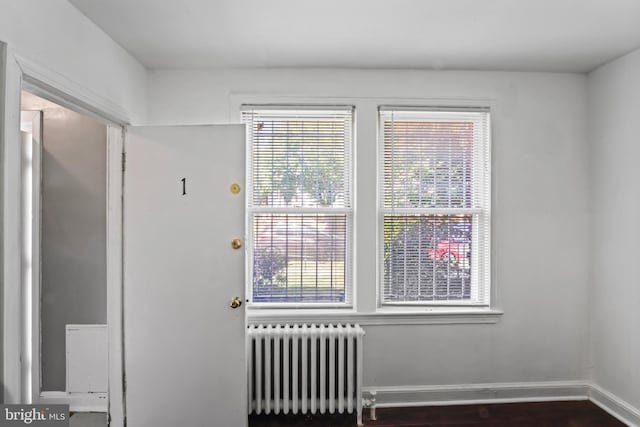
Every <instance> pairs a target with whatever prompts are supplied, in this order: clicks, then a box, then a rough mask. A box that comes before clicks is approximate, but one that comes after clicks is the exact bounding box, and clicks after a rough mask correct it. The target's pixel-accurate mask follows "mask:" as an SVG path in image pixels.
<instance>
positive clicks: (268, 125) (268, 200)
mask: <svg viewBox="0 0 640 427" xmlns="http://www.w3.org/2000/svg"><path fill="white" fill-rule="evenodd" d="M242 119H243V121H244V122H245V123H246V124H247V133H248V144H249V147H248V151H249V168H248V170H249V173H248V175H249V176H248V182H249V183H250V188H249V194H248V217H249V226H250V233H251V245H250V259H251V260H252V263H251V265H250V274H251V277H252V286H251V302H252V304H254V305H259V304H268V305H270V306H273V305H275V304H282V305H285V306H286V305H291V304H293V303H294V304H296V305H299V304H306V305H314V304H318V305H323V306H324V305H349V304H351V302H352V290H351V284H350V283H351V281H350V280H349V277H350V274H351V245H352V238H351V236H352V229H353V227H352V218H353V214H352V191H351V186H352V183H351V170H352V167H351V163H352V161H351V158H352V157H351V151H352V139H353V138H352V135H353V109H352V108H351V107H336V108H325V107H322V108H303V107H293V108H288V107H264V106H245V107H243V110H242Z"/></svg>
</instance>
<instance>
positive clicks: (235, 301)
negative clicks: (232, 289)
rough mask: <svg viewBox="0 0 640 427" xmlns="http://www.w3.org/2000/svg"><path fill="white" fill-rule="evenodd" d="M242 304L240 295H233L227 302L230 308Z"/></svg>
mask: <svg viewBox="0 0 640 427" xmlns="http://www.w3.org/2000/svg"><path fill="white" fill-rule="evenodd" d="M241 305H242V300H241V299H240V297H233V298H231V302H230V303H229V307H231V308H238V307H240V306H241Z"/></svg>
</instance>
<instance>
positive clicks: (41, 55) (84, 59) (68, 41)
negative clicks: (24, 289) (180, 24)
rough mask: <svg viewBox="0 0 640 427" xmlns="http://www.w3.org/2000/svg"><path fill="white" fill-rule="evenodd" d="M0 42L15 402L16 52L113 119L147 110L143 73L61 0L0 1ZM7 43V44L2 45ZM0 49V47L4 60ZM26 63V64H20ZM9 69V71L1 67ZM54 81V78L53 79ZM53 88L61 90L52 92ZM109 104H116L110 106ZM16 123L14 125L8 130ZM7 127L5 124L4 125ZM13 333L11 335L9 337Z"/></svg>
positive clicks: (7, 363) (6, 378) (7, 390)
mask: <svg viewBox="0 0 640 427" xmlns="http://www.w3.org/2000/svg"><path fill="white" fill-rule="evenodd" d="M0 41H1V42H4V43H6V44H7V45H8V49H7V62H6V64H0V65H2V67H0V80H1V81H0V104H1V105H2V107H0V113H2V119H0V149H1V150H2V162H3V163H2V169H1V172H2V176H3V179H2V184H3V188H2V199H3V212H2V223H3V230H2V231H3V232H2V236H3V247H4V249H5V250H4V251H3V254H2V256H3V260H2V264H3V265H2V268H3V283H2V286H3V288H2V294H3V296H8V298H7V301H3V308H2V309H1V310H0V311H1V312H2V313H1V314H2V317H3V319H4V322H3V323H5V324H6V325H8V326H6V327H5V328H3V329H4V332H6V331H7V330H9V328H12V329H11V331H12V333H7V334H6V336H3V338H2V339H3V340H10V341H11V350H12V351H11V354H10V355H9V354H8V353H9V351H8V350H9V349H3V351H2V358H3V374H2V375H0V379H2V380H3V382H4V383H5V384H4V387H3V388H4V390H0V391H2V392H3V395H4V399H5V401H6V402H9V401H10V402H16V401H17V399H18V395H19V378H18V377H17V371H16V369H15V366H16V365H18V364H19V358H18V357H19V354H18V353H17V352H16V351H15V349H16V348H18V347H19V342H20V340H19V336H18V334H17V330H18V325H19V321H18V319H19V311H18V309H17V307H18V305H17V304H18V300H19V295H20V293H19V288H18V286H19V274H20V273H19V271H20V270H19V260H18V254H19V253H20V251H19V239H20V236H19V234H18V231H17V230H18V227H17V224H18V223H19V198H20V195H19V181H20V171H19V164H20V163H19V153H20V149H19V142H20V138H19V134H18V128H17V126H18V122H19V105H18V104H19V100H18V93H19V88H17V87H16V85H17V81H18V78H19V75H18V71H17V65H16V60H15V55H19V56H20V57H22V58H23V59H25V60H26V61H30V62H31V63H34V64H35V65H36V66H37V68H38V71H43V70H46V75H47V77H48V79H49V80H53V81H56V82H58V83H60V82H64V84H65V85H67V87H65V88H64V89H73V91H74V95H76V96H77V95H78V94H79V93H81V94H82V96H84V97H85V100H86V99H90V100H91V101H92V102H93V101H98V102H99V103H100V104H101V105H99V106H96V105H94V107H100V108H101V109H102V110H104V109H105V108H103V107H105V106H106V107H107V108H108V109H109V110H110V111H111V112H113V111H115V112H116V113H117V117H118V119H124V120H129V121H131V122H132V123H138V122H143V121H144V117H145V113H146V102H147V99H146V93H147V70H146V69H145V67H143V66H142V65H141V64H140V63H139V62H138V61H136V60H135V59H134V58H133V57H132V56H131V55H130V54H129V53H128V52H127V51H126V50H124V49H123V48H122V47H121V46H119V45H118V44H116V43H115V42H114V41H113V40H112V39H111V38H110V37H108V36H107V35H106V34H105V33H104V32H103V31H102V30H100V29H99V28H98V27H96V26H95V25H94V24H93V23H92V22H91V21H90V20H89V19H88V18H86V17H85V16H84V15H83V14H81V13H80V12H79V11H78V10H77V9H75V8H74V7H73V6H72V5H71V4H70V3H69V2H68V1H66V0H47V1H39V0H19V1H15V0H0ZM3 46H4V45H3ZM4 50H5V49H4V47H2V48H0V54H1V55H2V56H3V59H2V60H1V61H2V62H3V63H4ZM24 63H25V61H23V64H24ZM5 65H6V68H5ZM53 76H55V77H53ZM56 89H63V88H61V87H57V88H56ZM112 107H116V108H115V109H114V108H112ZM12 123H13V126H15V128H14V127H11V124H12ZM5 124H6V126H4V125H5ZM13 332H15V334H14V333H13Z"/></svg>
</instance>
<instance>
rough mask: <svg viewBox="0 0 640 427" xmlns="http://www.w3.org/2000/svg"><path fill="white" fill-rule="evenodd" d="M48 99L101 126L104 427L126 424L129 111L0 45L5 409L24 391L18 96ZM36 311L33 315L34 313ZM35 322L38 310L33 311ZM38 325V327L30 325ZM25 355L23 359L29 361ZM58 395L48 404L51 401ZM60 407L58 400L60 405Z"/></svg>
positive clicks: (27, 336)
mask: <svg viewBox="0 0 640 427" xmlns="http://www.w3.org/2000/svg"><path fill="white" fill-rule="evenodd" d="M22 90H27V91H28V92H30V93H32V94H34V95H37V96H41V97H43V98H46V99H48V100H50V101H52V102H54V103H56V104H58V105H60V106H62V107H66V108H70V109H72V110H75V111H78V112H80V113H82V114H86V115H88V116H91V117H94V118H96V119H98V120H100V121H102V122H103V123H105V124H107V126H108V127H107V325H108V329H109V338H108V341H109V358H108V359H109V399H108V413H109V418H110V425H111V426H116V427H121V426H123V425H124V418H125V414H124V403H123V402H124V391H123V389H124V387H123V381H124V376H123V372H124V370H123V363H122V361H123V346H122V343H123V328H122V326H123V325H122V318H123V317H122V316H123V312H122V306H123V301H122V295H123V292H122V286H123V280H122V264H123V259H122V240H123V239H122V194H123V186H122V185H123V172H122V162H123V157H122V153H123V133H124V129H125V126H127V125H129V124H130V116H129V113H128V112H127V111H126V110H125V109H124V108H122V107H120V106H119V105H117V104H114V103H113V102H111V101H109V100H108V99H106V98H103V97H102V96H100V95H97V94H96V93H94V92H93V91H91V90H90V89H88V88H86V87H84V86H82V85H80V84H78V83H76V82H74V81H72V80H69V79H68V78H67V77H65V76H63V75H61V74H59V73H57V72H56V71H54V70H51V69H50V68H48V67H46V66H44V65H42V64H39V63H38V62H35V61H33V60H31V59H28V58H25V57H23V56H21V55H19V54H17V53H16V52H15V51H14V50H13V48H12V47H11V46H10V45H8V44H6V43H4V42H2V41H0V116H1V117H2V120H0V123H2V126H1V127H0V155H1V157H0V173H1V174H2V178H3V179H2V180H1V181H2V185H1V186H0V228H1V230H2V241H1V242H0V244H1V247H2V256H1V257H0V267H1V273H0V274H1V279H2V280H1V283H2V287H1V288H0V291H1V293H2V295H1V296H2V298H1V301H2V306H3V307H2V320H3V322H2V325H3V326H2V329H3V330H2V349H3V351H2V353H3V357H2V369H3V377H2V379H3V383H4V389H3V390H0V392H1V393H3V395H4V400H3V401H4V403H5V404H11V403H22V402H23V400H24V397H25V396H24V394H25V391H24V390H25V388H26V387H25V386H26V384H24V381H23V378H22V372H23V369H22V362H21V360H22V354H23V353H24V352H25V350H26V349H27V348H30V347H28V346H27V339H33V334H32V333H31V332H30V331H27V330H26V325H28V323H27V321H26V320H27V319H26V318H25V316H26V313H27V311H26V310H25V309H26V306H25V304H23V303H16V302H18V301H23V298H22V293H23V292H22V291H23V282H22V277H21V270H22V265H21V250H22V235H21V234H22V233H21V227H20V224H21V221H22V218H21V203H20V200H21V187H22V185H21V168H20V164H21V162H20V156H21V146H20V145H21V137H20V107H21V105H20V103H21V102H20V100H21V99H20V98H21V95H20V94H21V91H22ZM37 311H38V310H37ZM37 314H38V316H39V312H38V313H37ZM36 325H39V321H38V323H36ZM25 356H27V360H28V357H29V355H27V354H25ZM56 400H57V399H56V396H52V401H50V402H49V403H55V402H56ZM60 403H64V402H60Z"/></svg>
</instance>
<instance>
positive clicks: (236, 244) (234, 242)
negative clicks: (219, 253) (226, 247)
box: [231, 239, 242, 249]
mask: <svg viewBox="0 0 640 427" xmlns="http://www.w3.org/2000/svg"><path fill="white" fill-rule="evenodd" d="M231 247H232V248H233V249H240V248H241V247H242V241H241V240H240V239H233V240H232V241H231Z"/></svg>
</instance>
